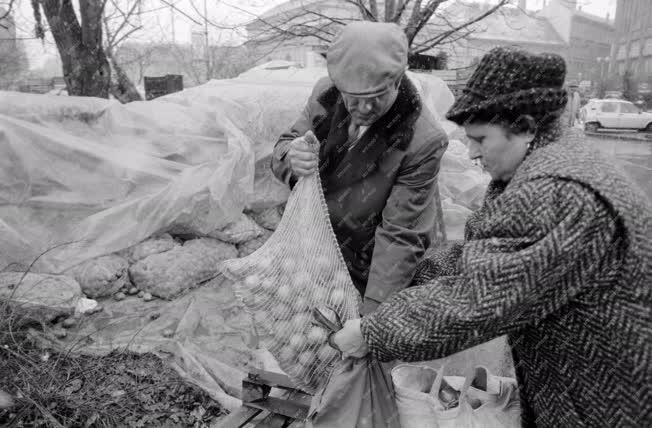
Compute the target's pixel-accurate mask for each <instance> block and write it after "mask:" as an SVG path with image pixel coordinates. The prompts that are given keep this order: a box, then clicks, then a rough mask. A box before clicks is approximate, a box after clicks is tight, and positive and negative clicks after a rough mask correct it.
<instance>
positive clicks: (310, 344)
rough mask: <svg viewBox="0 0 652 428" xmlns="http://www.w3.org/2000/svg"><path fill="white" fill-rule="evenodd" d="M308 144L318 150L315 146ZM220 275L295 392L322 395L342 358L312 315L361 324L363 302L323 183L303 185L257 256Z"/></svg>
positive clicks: (314, 178)
mask: <svg viewBox="0 0 652 428" xmlns="http://www.w3.org/2000/svg"><path fill="white" fill-rule="evenodd" d="M310 140H311V142H312V143H313V144H314V148H315V150H316V139H314V138H311V139H310ZM221 269H222V271H223V272H224V274H225V275H226V276H227V277H228V278H230V279H231V280H233V281H234V283H235V284H234V288H235V293H236V295H237V296H238V297H239V298H241V299H242V301H243V303H244V305H245V307H246V309H247V310H248V311H249V312H250V313H251V314H252V319H253V323H254V327H255V329H256V331H257V333H258V336H259V340H260V345H261V346H262V347H264V348H267V349H268V350H269V351H270V352H271V353H272V355H274V357H275V358H276V359H277V360H278V361H279V365H280V366H281V368H282V369H283V371H284V372H286V373H287V375H288V376H289V377H290V379H291V380H292V381H293V382H294V383H295V384H296V385H297V386H299V387H300V388H302V389H303V390H304V391H306V392H308V393H315V392H316V391H318V390H319V389H320V388H321V387H322V386H323V385H324V382H325V381H326V380H327V379H328V377H329V374H330V372H331V371H332V369H333V367H334V364H335V363H336V362H337V361H338V354H337V352H336V351H335V350H334V349H333V348H331V347H330V345H328V343H327V339H328V334H327V331H326V330H325V329H324V328H323V327H320V326H317V325H313V324H312V321H311V320H312V316H311V312H312V309H314V308H315V307H319V306H327V307H329V308H331V309H332V310H334V311H335V312H336V313H337V315H338V316H339V318H340V320H342V321H343V322H344V321H347V320H349V319H353V318H358V317H359V316H360V315H359V307H360V295H359V293H358V291H357V290H356V289H355V287H354V286H353V282H352V280H351V277H350V276H349V273H348V270H347V268H346V265H345V263H344V259H343V258H342V254H341V252H340V249H339V246H338V244H337V239H336V237H335V234H334V232H333V229H332V226H331V223H330V219H329V217H328V209H327V206H326V202H325V200H324V195H323V192H322V187H321V183H320V179H319V175H318V174H316V173H315V174H313V175H310V176H307V177H303V178H301V179H300V180H299V181H298V183H297V185H296V186H295V188H294V190H293V192H292V193H291V195H290V198H289V200H288V203H287V206H286V207H285V211H284V213H283V217H282V218H281V221H280V223H279V224H278V227H277V229H276V231H275V232H274V234H272V236H271V237H270V238H269V239H268V240H267V241H266V242H265V243H264V244H263V245H262V246H261V247H260V248H259V249H257V250H256V251H255V252H254V253H253V254H251V255H249V256H247V257H244V258H240V259H234V260H228V261H226V262H224V263H223V264H222V265H221Z"/></svg>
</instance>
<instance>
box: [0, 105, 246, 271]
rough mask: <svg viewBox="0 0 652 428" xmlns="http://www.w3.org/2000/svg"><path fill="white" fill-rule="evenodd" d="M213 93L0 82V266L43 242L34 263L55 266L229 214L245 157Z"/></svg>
mask: <svg viewBox="0 0 652 428" xmlns="http://www.w3.org/2000/svg"><path fill="white" fill-rule="evenodd" d="M224 104H225V103H222V104H219V105H216V106H213V107H212V108H211V109H206V108H203V107H202V106H182V105H179V104H175V103H169V102H165V101H149V102H137V103H132V104H128V105H121V104H119V103H116V102H110V101H107V100H101V99H93V98H76V97H55V96H46V95H29V94H17V93H10V92H4V93H0V229H1V230H2V233H0V267H2V266H5V265H7V264H10V263H19V264H23V265H29V263H30V262H31V261H32V260H33V259H34V258H36V257H37V256H38V255H39V254H41V253H42V252H44V251H46V250H48V249H53V248H54V249H53V250H51V251H49V252H48V253H47V254H45V255H44V256H43V257H42V258H41V259H40V260H39V263H38V264H37V265H36V266H35V269H36V270H38V271H41V272H48V273H59V272H62V271H64V270H65V269H67V268H69V267H71V266H74V265H76V264H78V263H80V262H82V261H84V260H86V259H90V258H93V257H97V256H101V255H104V254H109V253H112V252H115V251H119V250H122V249H124V248H127V247H129V246H131V245H134V244H137V243H138V242H141V241H143V240H144V239H146V238H148V237H149V236H151V235H153V234H154V233H156V232H159V231H161V230H165V229H166V228H169V227H170V226H171V225H174V224H182V225H186V226H190V227H192V228H193V229H195V230H200V231H202V232H209V231H211V230H214V229H216V228H219V227H222V226H225V225H226V224H227V223H229V222H231V221H234V220H235V219H237V217H238V216H239V215H240V213H241V212H242V209H243V207H244V206H245V203H246V202H247V198H248V197H249V195H251V194H252V191H253V177H254V156H253V152H252V151H251V144H250V142H249V140H248V138H247V137H246V136H245V135H244V134H243V133H242V132H240V131H239V130H238V128H237V127H236V126H234V125H233V124H232V123H230V121H229V120H228V119H227V118H226V117H224V114H221V113H220V108H221V107H222V106H223V105H224ZM62 244H66V245H62ZM57 246H58V247H57Z"/></svg>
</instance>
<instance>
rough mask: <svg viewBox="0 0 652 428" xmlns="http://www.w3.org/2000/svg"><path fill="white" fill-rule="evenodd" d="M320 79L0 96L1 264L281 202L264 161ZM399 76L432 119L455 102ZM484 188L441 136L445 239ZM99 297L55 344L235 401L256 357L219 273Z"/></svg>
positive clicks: (103, 247) (65, 259) (423, 82)
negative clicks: (114, 98)
mask: <svg viewBox="0 0 652 428" xmlns="http://www.w3.org/2000/svg"><path fill="white" fill-rule="evenodd" d="M323 75H325V70H324V69H285V70H283V69H280V70H279V69H277V70H267V69H265V68H264V67H262V68H257V69H255V70H251V71H250V72H248V73H245V74H243V75H242V76H240V77H239V78H236V79H230V80H223V81H212V82H209V83H208V84H205V85H202V86H200V87H196V88H191V89H187V90H185V91H182V92H179V93H175V94H171V95H168V96H166V97H162V98H159V99H156V100H153V101H147V102H136V103H131V104H128V105H120V104H118V103H117V102H110V101H107V100H101V99H93V98H76V97H57V96H45V95H29V94H17V93H9V92H0V267H2V266H4V265H7V264H9V263H18V264H23V265H28V264H29V263H30V262H31V261H32V260H33V259H34V258H35V257H37V256H38V255H39V254H40V253H41V252H43V251H45V250H47V249H49V248H52V247H55V246H56V245H60V244H66V243H69V242H73V241H80V240H81V242H77V243H75V244H74V245H63V246H61V247H57V248H55V249H54V250H52V251H50V252H49V253H47V254H45V256H44V257H42V258H41V259H40V260H39V263H38V264H37V265H36V270H37V271H40V272H47V273H56V272H62V271H63V270H65V269H67V268H69V267H71V266H73V265H76V264H78V263H80V262H82V261H84V260H86V259H90V258H94V257H97V256H101V255H105V254H110V253H114V252H117V251H120V250H123V249H125V248H127V247H130V246H132V245H135V244H137V243H139V242H141V241H143V240H145V239H147V238H149V237H150V236H152V235H154V234H155V233H157V232H160V231H164V230H168V229H169V228H170V227H172V226H175V225H179V224H181V225H185V226H191V227H192V228H194V229H196V230H203V231H205V232H209V231H212V230H214V229H216V228H220V227H223V226H226V225H227V224H228V223H230V222H232V221H234V220H236V219H237V218H238V216H239V215H240V214H241V212H242V210H243V208H245V207H248V208H251V209H263V208H266V207H272V206H275V205H278V204H280V203H282V202H284V201H285V200H286V199H287V197H288V194H289V192H288V190H287V188H286V186H285V185H284V184H282V183H280V182H278V180H276V179H275V178H274V177H273V176H272V174H271V171H270V169H269V155H270V154H271V152H272V149H273V146H274V142H275V141H276V139H277V138H278V136H279V135H280V134H281V133H282V132H283V131H285V130H286V129H287V128H288V127H289V126H290V125H291V124H292V123H293V121H294V120H295V119H296V117H297V115H298V114H299V111H300V110H301V108H302V107H303V105H304V104H305V102H306V100H307V98H308V96H309V95H310V92H311V90H312V86H313V85H314V83H315V82H316V81H317V80H318V79H319V78H320V77H321V76H323ZM410 77H411V78H412V79H413V80H414V81H415V84H416V86H417V87H418V88H419V90H420V91H421V93H422V94H423V95H424V98H423V99H424V102H425V104H426V105H427V106H428V107H429V108H430V110H431V111H433V113H435V114H436V115H437V116H438V117H440V118H441V117H442V116H443V114H444V112H445V111H446V110H447V109H448V108H449V106H450V104H451V103H452V100H453V98H452V94H450V91H449V90H448V89H447V88H446V86H445V84H444V83H443V82H442V81H441V80H440V79H437V78H435V77H432V76H429V75H427V74H410ZM442 124H443V125H444V128H445V130H446V131H447V132H448V133H449V134H450V133H452V132H453V131H454V130H455V126H454V125H452V124H451V123H449V122H445V121H444V122H442ZM486 183H487V179H486V177H484V176H482V174H481V173H480V171H479V170H478V169H474V168H473V167H472V166H471V163H470V162H469V161H468V159H467V158H466V148H465V147H464V145H463V144H462V143H461V142H459V141H456V140H452V141H451V143H450V145H449V149H448V151H447V152H446V154H445V155H444V158H443V160H442V168H441V172H440V190H441V193H442V199H443V202H444V216H445V219H446V222H447V229H448V230H447V232H448V235H449V237H456V236H458V235H459V233H455V232H453V233H451V230H450V228H451V227H452V226H455V227H461V225H463V223H464V219H465V216H466V215H468V213H470V211H469V208H472V207H473V205H474V204H477V202H478V198H479V197H481V196H479V195H481V194H482V193H483V192H484V188H485V186H486ZM102 304H103V306H104V307H105V312H103V313H101V314H99V315H94V316H92V317H90V318H88V320H89V322H88V323H87V324H84V325H82V326H81V330H80V331H78V332H77V333H73V334H72V335H71V336H72V338H69V339H67V343H66V344H65V345H66V347H68V346H70V345H73V344H74V347H75V349H77V350H79V351H83V352H97V353H108V352H110V351H111V350H113V349H117V348H124V347H129V348H130V349H132V350H134V351H137V352H156V353H158V354H159V355H161V356H164V357H165V358H167V359H168V360H169V362H170V364H172V365H173V366H174V367H176V368H177V370H178V371H179V372H180V373H181V374H182V375H183V376H184V377H185V378H186V379H188V380H189V381H191V382H194V383H196V384H198V385H199V386H201V387H202V388H204V389H205V390H206V391H208V392H209V393H210V394H211V395H212V396H213V397H214V398H215V399H216V400H218V401H219V402H220V403H221V404H222V405H223V406H224V407H225V408H227V409H233V408H235V407H236V406H237V405H239V401H238V400H237V399H236V398H234V397H237V396H238V393H239V390H240V383H241V378H242V375H243V374H244V372H245V371H246V369H247V367H248V366H249V365H251V364H253V365H256V366H259V367H260V365H261V363H259V362H257V360H256V358H254V356H253V353H252V351H251V350H250V348H249V346H248V345H249V343H248V341H249V340H250V334H251V329H250V321H249V319H248V318H247V317H246V316H245V315H244V312H243V310H242V308H241V307H239V306H238V304H237V303H236V299H235V297H234V295H233V292H232V290H231V286H230V285H229V284H225V283H223V280H222V279H220V278H218V279H216V280H214V281H212V282H210V283H209V284H208V285H204V286H203V287H201V288H198V289H195V290H192V291H190V292H189V293H188V294H186V295H184V296H183V297H181V298H178V299H176V300H175V301H173V302H163V301H154V302H148V303H145V302H143V301H142V300H140V299H136V298H128V299H127V300H125V301H122V302H114V301H110V300H106V301H104V302H102ZM143 305H145V306H143ZM156 315H158V317H157V316H156ZM165 330H172V331H173V333H174V334H173V336H172V337H170V338H167V337H164V335H163V334H162V333H163V332H164V331H165ZM77 339H78V340H77ZM263 355H264V354H263ZM272 363H273V362H272V361H271V360H267V362H266V363H265V365H264V366H265V368H270V367H271V366H270V364H272ZM276 369H277V370H278V367H276Z"/></svg>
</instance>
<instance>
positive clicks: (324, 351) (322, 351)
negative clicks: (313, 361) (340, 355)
mask: <svg viewBox="0 0 652 428" xmlns="http://www.w3.org/2000/svg"><path fill="white" fill-rule="evenodd" d="M336 353H337V351H336V350H335V349H333V347H331V345H329V344H328V343H326V344H324V346H322V347H321V348H319V351H317V358H319V360H320V361H323V362H325V363H330V361H331V360H332V359H333V357H335V356H336Z"/></svg>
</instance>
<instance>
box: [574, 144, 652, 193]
mask: <svg viewBox="0 0 652 428" xmlns="http://www.w3.org/2000/svg"><path fill="white" fill-rule="evenodd" d="M587 142H588V143H589V144H591V145H593V146H594V147H596V148H597V149H599V150H600V151H601V152H603V153H604V154H605V155H606V156H608V157H609V158H610V159H614V160H615V161H616V162H617V165H618V167H619V168H620V169H621V170H622V171H623V172H624V173H625V175H627V176H628V177H629V178H631V179H632V180H633V181H634V182H635V183H636V184H637V185H638V186H639V188H640V189H641V190H642V191H643V192H644V193H645V195H647V197H648V200H650V201H652V141H649V142H646V141H627V140H616V139H603V138H595V137H587Z"/></svg>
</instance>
